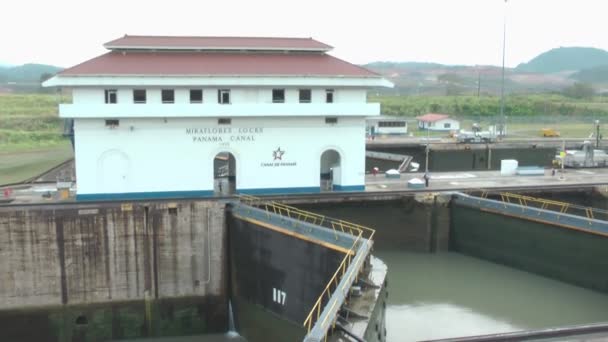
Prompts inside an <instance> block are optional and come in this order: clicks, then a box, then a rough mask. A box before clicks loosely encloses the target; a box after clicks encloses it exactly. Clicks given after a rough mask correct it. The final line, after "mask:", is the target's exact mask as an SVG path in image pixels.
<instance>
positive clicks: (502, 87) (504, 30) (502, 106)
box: [500, 0, 507, 137]
mask: <svg viewBox="0 0 608 342" xmlns="http://www.w3.org/2000/svg"><path fill="white" fill-rule="evenodd" d="M506 44H507V0H505V8H504V13H503V20H502V81H501V85H500V120H501V124H500V136H501V137H503V136H504V135H505V125H506V124H507V123H506V122H505V48H506Z"/></svg>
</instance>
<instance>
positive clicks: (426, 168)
mask: <svg viewBox="0 0 608 342" xmlns="http://www.w3.org/2000/svg"><path fill="white" fill-rule="evenodd" d="M429 138H430V129H429V126H428V123H427V126H426V158H425V160H424V176H425V179H426V178H427V177H428V176H429Z"/></svg>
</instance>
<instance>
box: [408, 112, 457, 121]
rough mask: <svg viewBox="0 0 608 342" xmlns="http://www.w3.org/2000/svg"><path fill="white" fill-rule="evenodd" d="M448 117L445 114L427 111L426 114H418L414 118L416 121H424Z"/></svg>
mask: <svg viewBox="0 0 608 342" xmlns="http://www.w3.org/2000/svg"><path fill="white" fill-rule="evenodd" d="M449 117H450V116H449V115H447V114H436V113H428V114H424V115H422V116H419V117H417V118H416V119H418V121H424V122H435V121H439V120H443V119H447V118H449Z"/></svg>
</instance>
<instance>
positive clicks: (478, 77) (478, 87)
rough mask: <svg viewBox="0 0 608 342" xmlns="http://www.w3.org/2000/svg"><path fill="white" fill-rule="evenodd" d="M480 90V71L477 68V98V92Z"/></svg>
mask: <svg viewBox="0 0 608 342" xmlns="http://www.w3.org/2000/svg"><path fill="white" fill-rule="evenodd" d="M480 92H481V71H480V70H479V69H477V98H479V93H480Z"/></svg>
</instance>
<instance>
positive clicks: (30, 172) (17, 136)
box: [0, 94, 72, 185]
mask: <svg viewBox="0 0 608 342" xmlns="http://www.w3.org/2000/svg"><path fill="white" fill-rule="evenodd" d="M59 100H61V99H58V98H57V96H54V95H46V94H14V95H13V94H8V95H0V185H1V184H6V183H14V182H18V181H22V180H26V179H28V178H30V177H32V176H35V175H37V174H39V173H41V172H43V171H45V170H47V169H49V168H51V167H53V166H55V165H57V164H60V163H61V162H63V161H65V160H67V159H69V158H71V157H72V148H71V146H70V143H69V140H67V139H66V138H64V137H63V136H62V133H63V123H62V120H61V119H60V118H59V117H58V116H57V103H58V101H59Z"/></svg>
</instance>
